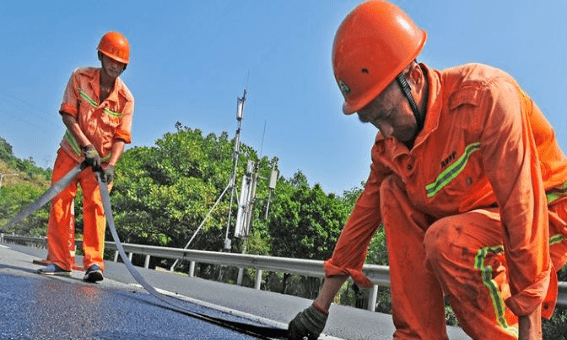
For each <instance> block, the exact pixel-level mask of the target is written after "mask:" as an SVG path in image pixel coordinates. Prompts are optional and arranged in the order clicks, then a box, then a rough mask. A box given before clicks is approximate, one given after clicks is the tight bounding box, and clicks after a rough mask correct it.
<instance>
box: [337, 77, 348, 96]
mask: <svg viewBox="0 0 567 340" xmlns="http://www.w3.org/2000/svg"><path fill="white" fill-rule="evenodd" d="M339 89H341V92H342V93H343V96H345V97H346V96H347V95H348V94H349V93H350V87H348V85H347V84H346V83H345V82H344V81H342V80H339Z"/></svg>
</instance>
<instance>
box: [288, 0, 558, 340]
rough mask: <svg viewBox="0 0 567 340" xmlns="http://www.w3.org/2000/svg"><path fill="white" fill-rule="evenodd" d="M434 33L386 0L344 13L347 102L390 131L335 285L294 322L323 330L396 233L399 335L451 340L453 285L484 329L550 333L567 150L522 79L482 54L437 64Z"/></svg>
mask: <svg viewBox="0 0 567 340" xmlns="http://www.w3.org/2000/svg"><path fill="white" fill-rule="evenodd" d="M425 40H426V33H425V32H424V31H423V30H421V29H419V28H418V27H417V26H416V24H415V23H414V22H413V21H412V20H411V19H410V18H409V17H408V16H407V15H406V14H405V13H404V12H402V10H401V9H400V8H398V7H396V6H395V5H393V4H391V3H389V2H386V1H381V0H376V1H369V2H365V3H363V4H361V5H359V6H358V7H357V8H355V9H354V10H353V11H352V12H351V13H350V14H349V15H348V16H347V17H346V18H345V19H344V21H343V22H342V24H341V25H340V27H339V29H338V31H337V33H336V36H335V40H334V45H333V56H332V58H333V69H334V74H335V79H336V81H337V84H338V86H339V88H340V90H341V92H342V94H343V96H344V100H345V102H344V106H343V112H344V113H345V114H357V115H358V119H359V120H360V121H361V122H363V123H371V124H372V125H374V126H375V127H376V128H377V129H378V133H377V135H376V139H375V143H374V145H373V146H372V151H371V154H372V166H371V170H370V175H369V177H368V180H367V182H366V186H365V188H364V191H363V193H362V194H361V196H360V197H359V198H358V200H357V202H356V205H355V208H354V210H353V212H352V214H351V216H350V217H349V219H348V221H347V223H346V225H345V227H344V229H343V231H342V233H341V236H340V238H339V240H338V241H337V244H336V246H335V249H334V253H333V255H332V257H331V259H329V260H327V261H326V262H325V273H326V278H325V282H324V284H323V288H322V290H321V292H320V294H319V296H318V297H317V299H316V300H315V301H314V302H313V304H312V305H311V306H310V307H309V308H307V309H306V310H304V311H302V312H300V313H299V314H298V315H297V316H296V317H295V318H294V319H293V320H292V321H291V322H290V324H289V338H290V339H302V338H303V337H304V336H308V337H309V338H310V339H316V338H317V337H318V336H319V334H320V333H321V332H322V331H323V329H324V327H325V323H326V320H327V315H328V313H329V307H330V306H331V302H332V301H333V298H334V296H335V295H336V294H337V292H338V290H339V288H340V287H341V285H342V284H343V283H344V282H345V280H346V279H347V277H349V276H350V277H351V278H352V279H353V280H354V281H355V282H356V283H357V284H358V285H359V286H363V287H368V286H371V285H372V282H371V281H370V280H369V279H368V278H367V277H366V276H365V275H364V274H363V273H362V272H361V269H362V266H363V263H364V259H365V256H366V252H367V247H368V245H369V243H370V240H371V238H372V236H373V235H374V233H375V232H376V230H377V229H378V228H379V226H380V225H383V226H384V228H385V232H386V241H387V247H388V257H389V266H390V279H391V286H390V287H391V293H392V318H393V322H394V325H395V329H396V330H395V333H394V335H393V337H394V339H422V340H440V339H448V337H447V332H446V326H445V309H444V297H446V298H447V300H448V301H449V303H450V305H451V307H452V309H453V311H454V312H455V314H456V316H457V319H458V321H459V324H460V326H461V327H462V329H463V330H464V331H465V332H466V333H467V334H468V335H469V336H470V337H472V338H473V339H499V340H506V339H518V338H519V339H541V337H542V329H541V318H542V317H545V318H550V317H551V315H552V313H553V311H554V308H555V303H556V298H557V276H556V272H557V271H558V270H559V269H561V268H562V267H563V266H564V265H565V263H566V261H567V238H566V237H567V227H566V226H567V195H566V193H567V158H566V157H565V155H564V154H563V152H562V151H561V150H560V148H559V146H558V143H557V140H556V138H555V133H554V131H553V128H552V127H551V126H550V124H549V123H548V121H547V120H546V118H545V117H544V115H543V114H542V112H541V111H540V109H539V108H538V107H537V105H536V104H535V103H534V102H533V101H532V99H530V97H529V95H528V94H527V93H526V92H524V91H523V90H522V89H521V87H520V85H519V84H518V83H517V82H516V81H515V80H514V79H513V78H512V77H511V76H510V75H508V74H507V73H505V72H503V71H502V70H499V69H496V68H493V67H490V66H487V65H481V64H467V65H461V66H455V67H452V68H448V69H445V70H435V69H432V68H430V67H428V66H427V65H425V64H423V63H418V62H417V61H416V58H417V57H418V55H419V53H420V52H421V50H422V48H423V46H424V43H425Z"/></svg>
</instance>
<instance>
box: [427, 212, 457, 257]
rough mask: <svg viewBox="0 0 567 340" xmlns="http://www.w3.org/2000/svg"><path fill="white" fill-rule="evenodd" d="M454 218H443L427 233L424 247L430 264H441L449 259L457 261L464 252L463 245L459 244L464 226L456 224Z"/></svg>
mask: <svg viewBox="0 0 567 340" xmlns="http://www.w3.org/2000/svg"><path fill="white" fill-rule="evenodd" d="M455 222H457V221H455V220H454V219H452V218H443V219H440V220H438V221H436V222H435V223H433V224H432V225H431V226H430V227H429V228H428V229H427V231H426V233H425V236H424V240H423V245H424V247H425V256H426V258H425V259H426V261H427V262H429V263H430V264H436V263H437V264H439V263H442V262H445V261H447V260H449V259H455V258H457V256H458V255H459V254H458V253H459V252H461V251H462V249H463V247H462V246H463V245H460V244H459V242H460V241H462V238H461V237H459V235H460V234H461V233H460V230H462V228H463V227H462V225H460V224H459V223H455Z"/></svg>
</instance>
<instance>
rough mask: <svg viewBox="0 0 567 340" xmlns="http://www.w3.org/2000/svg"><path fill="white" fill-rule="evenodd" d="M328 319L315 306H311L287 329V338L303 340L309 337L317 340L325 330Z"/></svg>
mask: <svg viewBox="0 0 567 340" xmlns="http://www.w3.org/2000/svg"><path fill="white" fill-rule="evenodd" d="M328 317H329V315H328V314H324V313H322V312H321V311H319V310H318V309H317V308H315V306H314V305H311V306H309V308H307V309H305V310H304V311H302V312H299V313H298V314H297V315H296V316H295V318H294V319H293V320H291V321H290V323H289V326H288V328H287V337H288V338H289V339H290V340H303V338H304V337H307V338H308V339H309V340H317V338H319V335H320V334H321V332H322V331H323V328H325V324H326V323H327V318H328Z"/></svg>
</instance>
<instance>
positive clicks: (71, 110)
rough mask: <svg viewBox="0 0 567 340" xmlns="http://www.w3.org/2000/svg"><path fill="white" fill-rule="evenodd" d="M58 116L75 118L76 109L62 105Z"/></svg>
mask: <svg viewBox="0 0 567 340" xmlns="http://www.w3.org/2000/svg"><path fill="white" fill-rule="evenodd" d="M59 114H67V115H70V116H73V117H75V118H77V108H76V107H75V106H73V105H68V104H62V105H61V108H60V109H59Z"/></svg>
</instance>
